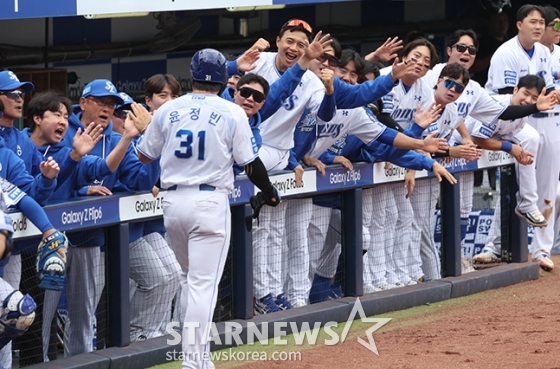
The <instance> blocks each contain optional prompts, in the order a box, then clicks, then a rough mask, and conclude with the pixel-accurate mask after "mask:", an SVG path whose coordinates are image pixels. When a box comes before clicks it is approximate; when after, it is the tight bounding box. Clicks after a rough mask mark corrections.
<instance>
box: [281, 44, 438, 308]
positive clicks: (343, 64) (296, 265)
mask: <svg viewBox="0 0 560 369" xmlns="http://www.w3.org/2000/svg"><path fill="white" fill-rule="evenodd" d="M333 52H334V50H333V49H332V48H330V47H327V48H326V49H325V53H326V54H328V53H333ZM362 65H363V59H362V58H361V56H360V55H359V54H357V53H356V52H354V51H352V50H344V51H343V52H342V54H341V59H340V61H339V63H338V66H337V67H336V68H335V76H336V77H338V78H339V79H340V80H341V81H344V83H347V84H350V85H355V84H356V83H357V79H358V75H359V73H360V71H361V66H362ZM325 68H329V66H328V64H327V63H326V61H323V62H322V63H321V62H320V61H319V60H316V61H314V62H312V63H311V65H310V69H311V70H312V71H313V72H315V73H316V74H317V75H320V74H321V73H322V70H323V69H325ZM437 113H438V112H437V111H430V112H429V114H432V115H431V116H430V118H432V120H430V121H429V122H427V123H426V126H427V125H428V124H430V123H431V122H432V121H433V119H435V117H436V116H437ZM304 122H305V121H304ZM304 122H302V124H300V125H298V129H297V130H296V136H295V141H296V143H297V145H296V147H295V148H294V150H293V151H296V150H297V152H298V153H299V155H296V160H300V159H301V160H303V162H304V163H305V164H306V165H308V166H314V167H317V168H318V170H319V171H320V172H321V173H323V174H324V165H323V163H322V162H321V161H320V160H318V159H317V158H318V157H319V155H321V154H322V153H323V152H325V150H327V149H328V148H329V147H330V146H331V145H332V144H333V143H335V142H336V141H337V139H338V138H340V137H343V136H344V135H346V134H347V133H348V134H356V135H357V136H359V137H360V138H361V139H362V140H363V141H364V142H365V143H366V144H371V143H372V142H374V141H380V142H383V143H386V144H388V145H391V146H395V147H399V148H406V149H408V148H420V147H421V146H424V145H425V147H426V148H427V149H428V150H437V147H438V146H437V143H436V142H435V141H434V140H433V137H430V138H429V139H427V140H426V141H425V142H420V141H419V140H414V139H412V138H410V137H408V136H405V135H403V134H401V133H398V132H396V131H395V130H392V129H386V128H387V127H385V126H384V125H382V124H381V123H379V122H378V121H377V119H375V117H373V115H371V114H369V113H368V110H366V109H364V108H356V109H338V110H337V112H336V114H335V116H334V118H333V119H332V120H331V121H330V122H324V121H322V120H321V119H320V118H318V117H317V123H316V124H315V125H314V126H312V127H309V126H308V125H306V124H303V123H304ZM310 128H311V129H310ZM441 141H443V140H440V143H441V144H443V145H444V146H446V145H447V144H446V143H445V142H441ZM308 142H310V144H309V143H308ZM432 143H436V144H435V145H434V146H433V147H432V149H430V148H428V147H430V145H432ZM302 148H304V149H308V150H309V151H308V152H309V154H306V155H303V157H302V156H301V155H302V154H305V153H306V151H303V150H302ZM311 205H312V204H311V199H295V200H290V201H289V202H288V210H287V214H286V217H287V218H288V219H289V221H288V223H287V225H288V226H287V232H286V233H287V239H288V261H289V265H288V278H287V282H288V284H287V287H286V290H287V293H288V297H289V299H290V301H294V302H295V303H296V304H297V305H303V304H305V303H304V301H305V300H306V299H307V296H309V290H310V289H311V284H310V283H311V281H312V279H311V280H310V279H309V270H310V269H311V270H313V269H314V268H313V267H311V268H310V264H311V263H312V260H311V259H310V256H309V255H310V253H311V252H314V251H311V250H308V248H307V228H308V225H309V224H310V222H311V215H312V214H313V211H312V206H311ZM329 210H330V209H329ZM317 244H318V245H319V247H322V246H323V243H321V242H318V243H317ZM319 251H320V250H319ZM308 260H309V261H308ZM335 264H336V263H335ZM335 267H336V265H335ZM311 277H312V278H313V274H311Z"/></svg>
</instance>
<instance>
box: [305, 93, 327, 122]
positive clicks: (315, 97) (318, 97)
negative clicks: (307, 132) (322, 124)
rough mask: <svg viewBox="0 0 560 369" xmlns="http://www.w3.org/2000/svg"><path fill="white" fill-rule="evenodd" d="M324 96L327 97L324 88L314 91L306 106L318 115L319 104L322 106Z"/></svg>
mask: <svg viewBox="0 0 560 369" xmlns="http://www.w3.org/2000/svg"><path fill="white" fill-rule="evenodd" d="M324 97H325V89H324V88H321V89H317V90H315V91H313V94H312V95H311V97H310V98H309V100H307V105H306V108H307V109H309V110H310V111H311V112H313V113H314V114H315V115H317V112H318V111H319V106H321V103H322V102H323V98H324Z"/></svg>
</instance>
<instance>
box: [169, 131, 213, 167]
mask: <svg viewBox="0 0 560 369" xmlns="http://www.w3.org/2000/svg"><path fill="white" fill-rule="evenodd" d="M196 136H197V138H198V160H204V139H205V138H206V131H199V132H198V133H197V134H196ZM176 137H181V138H182V140H181V143H180V146H181V148H180V149H179V150H175V156H176V157H178V158H179V159H188V158H190V157H191V156H192V155H193V147H192V143H193V137H194V134H193V132H192V131H190V130H188V129H180V130H178V131H177V134H176Z"/></svg>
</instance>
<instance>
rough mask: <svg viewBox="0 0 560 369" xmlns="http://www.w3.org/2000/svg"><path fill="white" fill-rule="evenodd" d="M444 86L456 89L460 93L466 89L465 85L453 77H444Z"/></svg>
mask: <svg viewBox="0 0 560 369" xmlns="http://www.w3.org/2000/svg"><path fill="white" fill-rule="evenodd" d="M443 86H444V87H445V88H447V89H448V90H451V89H454V90H455V92H457V93H458V94H460V93H463V91H464V90H465V86H464V85H462V84H461V83H459V82H457V81H454V80H452V79H444V80H443Z"/></svg>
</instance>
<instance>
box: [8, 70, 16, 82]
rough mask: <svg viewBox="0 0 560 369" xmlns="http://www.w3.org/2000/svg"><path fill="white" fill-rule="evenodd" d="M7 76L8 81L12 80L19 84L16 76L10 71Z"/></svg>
mask: <svg viewBox="0 0 560 369" xmlns="http://www.w3.org/2000/svg"><path fill="white" fill-rule="evenodd" d="M8 75H9V76H10V79H13V80H14V81H16V82H19V79H18V78H17V76H16V74H15V73H14V72H12V71H9V72H8Z"/></svg>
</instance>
